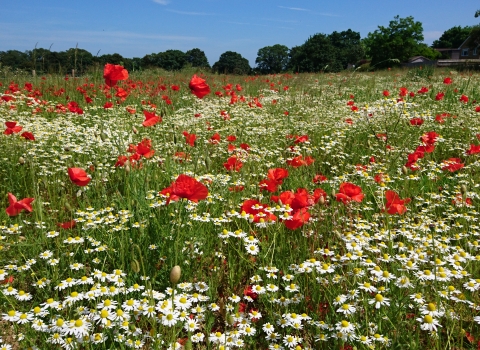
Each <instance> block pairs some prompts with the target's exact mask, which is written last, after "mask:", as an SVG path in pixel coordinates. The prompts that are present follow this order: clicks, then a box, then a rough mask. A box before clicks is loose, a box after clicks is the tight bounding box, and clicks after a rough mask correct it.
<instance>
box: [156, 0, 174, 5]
mask: <svg viewBox="0 0 480 350" xmlns="http://www.w3.org/2000/svg"><path fill="white" fill-rule="evenodd" d="M153 2H156V3H157V4H160V5H168V3H169V2H170V1H168V0H153Z"/></svg>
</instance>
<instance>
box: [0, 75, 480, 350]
mask: <svg viewBox="0 0 480 350" xmlns="http://www.w3.org/2000/svg"><path fill="white" fill-rule="evenodd" d="M110 68H111V69H114V70H115V73H116V74H117V75H115V76H109V77H107V78H105V79H104V77H103V74H102V73H104V72H100V71H97V72H92V74H90V75H87V76H82V77H71V76H70V77H68V76H67V77H64V76H55V75H53V76H50V75H48V76H41V75H36V76H32V75H27V74H20V73H18V74H14V73H13V72H11V71H5V72H0V82H1V87H0V90H1V93H0V124H1V125H2V126H3V127H4V129H3V134H1V135H0V179H1V181H0V198H1V201H0V203H1V205H2V210H1V211H0V251H1V254H0V311H1V316H0V317H1V321H0V335H1V340H0V349H1V350H5V349H56V348H64V349H127V348H135V349H236V348H245V349H343V350H346V349H477V348H479V347H480V298H479V290H480V252H479V248H480V245H479V241H478V240H479V237H478V236H479V235H480V227H479V223H478V219H479V212H478V206H479V203H480V195H479V187H480V175H479V171H480V162H479V157H480V128H479V126H480V75H479V74H478V73H475V72H473V73H471V72H457V71H454V70H439V69H437V70H435V71H434V70H432V69H421V68H417V69H413V70H392V71H385V72H368V73H367V72H356V71H350V72H346V73H341V74H321V73H319V74H282V75H269V76H224V75H214V74H209V73H201V72H193V71H192V72H190V71H185V72H181V73H169V72H165V71H144V72H130V73H129V74H126V72H123V71H121V70H118V67H110ZM194 73H196V75H195V76H194ZM122 74H123V76H122ZM107 75H108V74H107ZM192 77H193V78H192ZM203 79H204V80H205V81H203ZM206 84H208V87H209V89H207V88H208V87H206V86H205V85H206ZM192 89H193V93H192ZM208 90H210V92H209V93H208ZM477 99H478V100H479V102H477Z"/></svg>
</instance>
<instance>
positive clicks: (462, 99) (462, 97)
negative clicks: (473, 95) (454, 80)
mask: <svg viewBox="0 0 480 350" xmlns="http://www.w3.org/2000/svg"><path fill="white" fill-rule="evenodd" d="M459 101H460V102H463V103H468V96H466V95H462V96H460V100H459Z"/></svg>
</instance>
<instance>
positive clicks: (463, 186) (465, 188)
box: [460, 185, 467, 195]
mask: <svg viewBox="0 0 480 350" xmlns="http://www.w3.org/2000/svg"><path fill="white" fill-rule="evenodd" d="M460 193H461V194H463V195H465V194H466V193H467V186H465V185H462V186H460Z"/></svg>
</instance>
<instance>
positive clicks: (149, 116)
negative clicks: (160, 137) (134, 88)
mask: <svg viewBox="0 0 480 350" xmlns="http://www.w3.org/2000/svg"><path fill="white" fill-rule="evenodd" d="M143 115H144V116H145V120H144V121H143V123H142V125H143V126H144V127H149V126H153V125H155V124H157V123H161V122H162V117H160V116H158V115H156V114H155V113H154V112H149V111H146V110H144V111H143Z"/></svg>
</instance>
